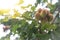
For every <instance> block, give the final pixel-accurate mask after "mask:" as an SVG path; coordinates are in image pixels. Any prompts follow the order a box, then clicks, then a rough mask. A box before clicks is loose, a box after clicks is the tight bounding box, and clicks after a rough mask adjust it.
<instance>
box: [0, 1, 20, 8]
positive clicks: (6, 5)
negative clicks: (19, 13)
mask: <svg viewBox="0 0 60 40" xmlns="http://www.w3.org/2000/svg"><path fill="white" fill-rule="evenodd" d="M18 2H19V0H0V9H9V8H13V7H14V6H15V5H16V4H17V3H18Z"/></svg>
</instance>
